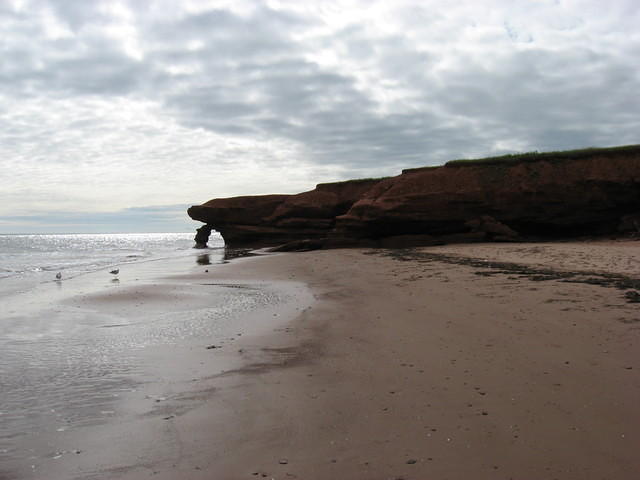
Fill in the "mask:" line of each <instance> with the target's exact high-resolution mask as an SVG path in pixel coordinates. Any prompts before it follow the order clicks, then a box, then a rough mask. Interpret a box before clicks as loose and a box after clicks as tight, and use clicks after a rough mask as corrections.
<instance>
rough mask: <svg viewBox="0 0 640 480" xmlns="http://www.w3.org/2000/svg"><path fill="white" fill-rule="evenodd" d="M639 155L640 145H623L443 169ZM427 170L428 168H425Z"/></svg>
mask: <svg viewBox="0 0 640 480" xmlns="http://www.w3.org/2000/svg"><path fill="white" fill-rule="evenodd" d="M628 153H640V145H624V146H621V147H608V148H593V147H591V148H583V149H580V150H563V151H559V152H537V151H535V152H526V153H516V154H511V155H502V156H499V157H486V158H478V159H460V160H451V161H450V162H447V163H445V164H444V166H445V167H467V166H474V165H500V164H504V163H521V162H537V161H540V160H547V161H550V162H554V161H563V160H576V159H581V158H590V157H595V156H598V155H610V154H628ZM427 168H428V167H427Z"/></svg>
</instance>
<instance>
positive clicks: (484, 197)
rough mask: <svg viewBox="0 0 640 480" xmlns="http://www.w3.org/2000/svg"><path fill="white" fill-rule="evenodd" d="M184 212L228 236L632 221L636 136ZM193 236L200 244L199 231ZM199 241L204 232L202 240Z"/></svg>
mask: <svg viewBox="0 0 640 480" xmlns="http://www.w3.org/2000/svg"><path fill="white" fill-rule="evenodd" d="M188 214H189V216H190V217H191V218H193V219H194V220H197V221H200V222H203V223H205V224H206V225H205V227H206V228H205V230H207V229H208V230H210V229H215V230H217V231H219V232H220V233H221V235H222V236H223V238H224V239H225V242H226V244H227V245H228V246H253V247H257V246H273V245H280V244H285V243H288V242H294V243H293V244H292V245H291V248H318V247H323V246H343V245H344V246H346V245H371V246H395V245H398V246H399V245H406V244H417V245H419V244H430V243H442V242H449V241H487V240H489V241H491V240H494V241H512V240H524V239H529V240H530V239H534V240H536V239H549V238H563V237H564V238H569V237H576V236H583V235H603V234H610V233H615V232H631V231H633V232H637V231H640V145H631V146H624V147H615V148H604V149H596V148H592V149H585V150H574V151H566V152H549V153H527V154H521V155H507V156H503V157H493V158H486V159H480V160H456V161H452V162H448V163H447V164H445V165H443V166H439V167H424V168H417V169H409V170H405V171H403V172H402V174H401V175H398V176H395V177H389V178H383V179H364V180H351V181H347V182H339V183H329V184H320V185H318V186H317V187H316V188H315V189H314V190H311V191H309V192H304V193H300V194H297V195H262V196H246V197H233V198H222V199H214V200H210V201H208V202H207V203H205V204H203V205H196V206H192V207H191V208H189V210H188ZM199 243H200V244H201V245H202V244H203V243H202V238H200V241H199ZM204 243H206V239H205V242H204Z"/></svg>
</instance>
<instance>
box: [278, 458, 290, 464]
mask: <svg viewBox="0 0 640 480" xmlns="http://www.w3.org/2000/svg"><path fill="white" fill-rule="evenodd" d="M278 463H280V465H286V464H287V463H289V460H287V459H286V458H281V459H280V462H278Z"/></svg>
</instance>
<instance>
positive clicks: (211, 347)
mask: <svg viewBox="0 0 640 480" xmlns="http://www.w3.org/2000/svg"><path fill="white" fill-rule="evenodd" d="M214 348H220V347H218V346H217V345H209V346H208V347H207V350H212V349H214Z"/></svg>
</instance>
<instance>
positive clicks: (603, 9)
mask: <svg viewBox="0 0 640 480" xmlns="http://www.w3.org/2000/svg"><path fill="white" fill-rule="evenodd" d="M639 17H640V14H639V12H638V9H637V7H636V3H635V1H618V2H615V3H613V4H607V5H605V4H603V3H601V2H593V1H577V0H576V1H573V0H571V1H564V0H563V1H551V0H541V1H536V2H530V1H524V0H520V1H509V2H507V1H499V0H491V1H489V2H475V1H470V0H469V1H461V2H454V3H452V2H442V1H435V0H432V1H426V2H425V1H421V2H416V1H409V0H398V1H394V2H388V1H367V2H365V1H357V0H343V1H323V2H312V3H309V2H306V3H305V2H299V1H293V0H264V1H248V0H244V1H237V0H234V1H210V2H203V1H189V2H177V1H170V0H158V1H156V2H136V1H133V0H130V1H124V0H122V1H118V2H115V1H111V0H110V1H106V0H103V1H98V0H96V1H92V2H65V1H54V0H49V1H47V0H37V1H36V0H34V1H25V2H16V1H14V2H11V3H7V2H4V3H3V4H2V5H0V20H1V21H0V38H2V39H3V40H2V48H3V56H2V60H1V61H0V175H1V177H2V178H3V179H6V180H5V181H4V184H3V189H2V190H1V191H0V214H8V213H10V212H21V213H29V212H30V211H37V212H42V211H47V210H49V211H61V210H68V211H86V210H87V209H88V210H92V211H102V212H105V211H113V210H118V209H122V208H126V207H130V206H145V205H166V204H180V203H183V202H184V203H190V202H195V203H198V202H202V201H206V200H207V199H209V198H211V197H215V196H228V195H237V194H256V193H268V192H295V191H300V190H304V189H308V188H312V187H313V185H314V183H316V182H321V181H330V180H339V179H344V178H348V177H357V176H372V175H376V176H378V175H386V174H396V173H398V171H399V170H400V169H401V168H403V167H412V166H419V165H424V164H435V163H439V162H442V161H445V160H448V159H451V158H460V157H469V156H479V155H484V154H491V153H503V152H508V151H515V150H534V149H535V150H548V149H561V148H575V147H586V146H608V145H616V144H627V143H638V140H639V139H638V134H637V132H638V131H640V130H639V127H640V122H639V120H638V115H637V112H638V111H640V108H639V107H640V101H639V100H638V96H637V91H638V87H639V86H640V77H639V74H638V73H637V69H636V66H635V64H636V60H637V57H638V54H639V53H640V33H639V32H638V29H637V25H638V24H639V22H640V18H639Z"/></svg>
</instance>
